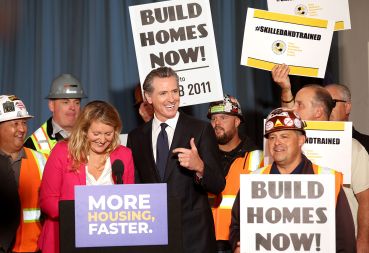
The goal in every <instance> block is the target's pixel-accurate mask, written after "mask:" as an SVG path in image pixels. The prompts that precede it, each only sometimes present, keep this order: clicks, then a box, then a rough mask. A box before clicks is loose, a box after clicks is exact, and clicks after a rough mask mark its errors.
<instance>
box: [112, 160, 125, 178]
mask: <svg viewBox="0 0 369 253" xmlns="http://www.w3.org/2000/svg"><path fill="white" fill-rule="evenodd" d="M111 167H112V171H113V175H114V176H115V177H116V178H117V181H116V182H117V184H123V180H122V176H123V173H124V164H123V162H122V160H119V159H117V160H115V161H114V162H113V164H112V166H111Z"/></svg>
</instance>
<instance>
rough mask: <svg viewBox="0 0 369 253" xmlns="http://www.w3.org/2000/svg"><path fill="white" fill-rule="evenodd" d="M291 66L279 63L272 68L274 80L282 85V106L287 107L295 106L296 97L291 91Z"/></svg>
mask: <svg viewBox="0 0 369 253" xmlns="http://www.w3.org/2000/svg"><path fill="white" fill-rule="evenodd" d="M289 73H290V68H289V66H288V65H286V64H277V65H275V66H274V68H273V69H272V78H273V81H274V82H275V83H276V84H277V85H278V86H279V87H281V106H282V107H286V108H293V106H294V104H295V99H294V97H293V94H292V91H291V82H290V78H289V77H288V74H289Z"/></svg>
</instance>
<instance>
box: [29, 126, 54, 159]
mask: <svg viewBox="0 0 369 253" xmlns="http://www.w3.org/2000/svg"><path fill="white" fill-rule="evenodd" d="M31 140H32V142H33V145H35V147H36V150H37V151H38V152H41V153H44V154H47V155H49V154H50V152H51V150H52V149H53V147H54V146H55V145H56V143H57V140H53V139H50V138H49V136H48V135H47V122H45V123H44V124H42V126H41V127H40V128H39V129H37V130H36V131H35V132H34V133H33V134H32V135H31Z"/></svg>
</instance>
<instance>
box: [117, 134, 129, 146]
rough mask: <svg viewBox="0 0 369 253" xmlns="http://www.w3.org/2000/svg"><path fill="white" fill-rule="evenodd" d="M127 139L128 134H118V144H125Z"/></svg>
mask: <svg viewBox="0 0 369 253" xmlns="http://www.w3.org/2000/svg"><path fill="white" fill-rule="evenodd" d="M127 139H128V134H120V135H119V140H120V145H123V146H127Z"/></svg>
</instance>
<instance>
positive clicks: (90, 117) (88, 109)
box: [68, 100, 122, 171]
mask: <svg viewBox="0 0 369 253" xmlns="http://www.w3.org/2000/svg"><path fill="white" fill-rule="evenodd" d="M96 121H98V122H101V123H103V124H106V125H109V126H112V127H113V128H114V137H113V140H112V142H111V144H110V146H109V147H108V148H107V150H106V153H107V154H108V155H109V154H110V153H111V152H112V151H113V150H114V149H116V148H117V147H118V146H119V145H120V140H119V134H120V132H121V130H122V122H121V120H120V117H119V113H118V111H117V109H115V107H114V106H112V105H111V104H109V103H107V102H105V101H99V100H95V101H92V102H90V103H88V104H87V105H86V106H85V107H84V108H83V110H82V111H81V113H80V114H79V116H78V118H77V121H76V124H75V125H74V127H73V129H72V132H71V135H70V137H69V140H68V150H69V154H68V155H69V158H70V159H71V160H72V168H71V170H72V171H78V169H79V166H80V165H81V164H82V163H86V162H87V156H88V153H89V150H90V143H89V142H88V141H86V140H87V132H88V129H89V128H90V126H91V124H92V122H96Z"/></svg>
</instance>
